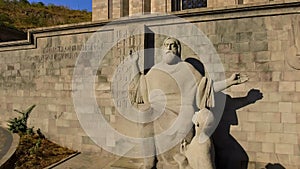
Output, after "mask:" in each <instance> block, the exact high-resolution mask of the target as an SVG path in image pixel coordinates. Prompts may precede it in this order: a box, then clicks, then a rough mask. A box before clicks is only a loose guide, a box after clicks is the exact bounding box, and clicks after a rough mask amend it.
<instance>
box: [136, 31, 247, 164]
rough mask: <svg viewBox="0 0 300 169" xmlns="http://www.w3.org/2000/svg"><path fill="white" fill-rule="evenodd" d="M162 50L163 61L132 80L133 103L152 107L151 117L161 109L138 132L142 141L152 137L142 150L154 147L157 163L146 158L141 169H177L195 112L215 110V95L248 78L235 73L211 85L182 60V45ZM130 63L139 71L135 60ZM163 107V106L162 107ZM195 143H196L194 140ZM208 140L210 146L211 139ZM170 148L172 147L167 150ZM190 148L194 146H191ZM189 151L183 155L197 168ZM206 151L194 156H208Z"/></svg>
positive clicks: (169, 43) (168, 42)
mask: <svg viewBox="0 0 300 169" xmlns="http://www.w3.org/2000/svg"><path fill="white" fill-rule="evenodd" d="M163 50H164V53H163V56H162V61H161V62H160V63H158V64H155V65H154V66H153V67H152V68H151V69H150V70H149V72H148V73H147V74H146V75H141V76H143V77H137V78H135V80H134V82H136V83H138V84H139V90H138V92H137V94H136V95H135V98H134V100H135V102H138V103H140V102H144V103H146V104H148V105H151V106H150V109H151V111H150V113H152V114H156V113H157V112H159V111H161V107H163V106H164V109H163V112H162V113H161V115H160V116H159V117H158V118H156V119H155V120H154V121H153V122H151V123H147V124H145V125H144V130H142V132H141V133H142V134H141V136H142V137H153V145H145V146H147V147H153V151H154V154H156V156H157V161H158V162H157V163H156V164H155V157H150V158H145V161H144V168H149V169H150V168H152V167H154V166H155V165H156V168H158V169H160V168H168V169H178V168H179V165H178V163H177V162H176V161H175V160H174V155H175V154H178V153H180V146H181V144H180V142H181V141H182V139H185V140H186V141H187V142H190V141H191V140H192V138H193V131H192V130H191V129H192V126H193V123H192V118H193V116H194V114H195V112H199V113H200V114H201V112H207V111H209V108H210V107H213V106H214V92H217V91H222V90H223V89H225V88H227V87H230V86H232V85H237V84H240V83H244V82H246V81H247V80H248V77H247V76H245V75H240V74H238V73H235V74H233V75H232V76H231V77H230V78H228V79H226V80H225V81H222V82H214V83H213V82H212V80H211V79H210V78H209V77H207V76H204V75H203V74H201V73H200V72H199V70H197V67H195V66H193V65H192V64H190V63H188V62H184V61H182V60H181V57H180V56H181V45H180V42H179V41H178V40H177V39H174V38H170V37H169V38H167V39H166V40H165V41H164V43H163ZM132 59H133V60H134V62H135V63H136V69H137V71H138V61H137V60H138V57H133V58H132ZM137 79H139V80H137ZM138 81H139V82H138ZM141 100H142V101H141ZM163 103H165V105H163V106H162V104H163ZM199 117H202V116H199ZM200 120H201V119H200ZM158 135H159V136H158ZM207 137H209V136H207ZM194 139H195V140H198V138H196V137H194ZM208 140H209V144H210V139H208ZM194 142H197V141H194ZM169 145H171V147H168V146H169ZM190 146H193V143H191V145H190ZM209 147H212V146H209ZM188 149H189V148H187V150H186V151H185V152H186V153H185V154H186V155H187V157H188V158H187V159H188V161H191V165H192V166H193V167H196V166H197V164H192V163H194V162H192V161H193V159H191V158H190V157H189V155H188V154H193V153H192V152H191V153H189V151H190V150H188ZM208 149H210V148H208ZM208 149H207V150H205V151H200V152H197V153H198V154H208V153H209V152H208ZM148 150H149V149H148ZM203 150H204V149H203ZM210 152H211V151H210ZM199 156H201V155H199ZM199 156H197V157H199ZM210 156H212V155H210ZM203 160H206V163H208V164H209V163H210V166H211V167H210V168H214V167H213V166H214V165H213V162H212V161H213V159H212V158H211V157H208V156H207V158H203ZM196 168H197V167H196ZM196 168H195V169H196ZM205 169H209V168H205Z"/></svg>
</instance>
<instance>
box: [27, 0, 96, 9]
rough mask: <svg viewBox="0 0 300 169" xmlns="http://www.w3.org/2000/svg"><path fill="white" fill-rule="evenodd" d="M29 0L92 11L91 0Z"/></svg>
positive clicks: (30, 0)
mask: <svg viewBox="0 0 300 169" xmlns="http://www.w3.org/2000/svg"><path fill="white" fill-rule="evenodd" d="M29 2H43V3H44V4H45V5H48V4H49V3H50V4H55V5H62V6H67V7H69V8H70V9H82V10H84V9H86V10H87V11H92V0H29Z"/></svg>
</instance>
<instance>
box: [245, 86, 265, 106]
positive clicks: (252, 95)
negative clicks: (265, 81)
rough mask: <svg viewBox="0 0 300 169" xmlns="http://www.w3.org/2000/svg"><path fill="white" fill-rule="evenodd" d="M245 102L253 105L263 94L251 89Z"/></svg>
mask: <svg viewBox="0 0 300 169" xmlns="http://www.w3.org/2000/svg"><path fill="white" fill-rule="evenodd" d="M246 98H247V100H248V102H249V103H255V102H256V101H257V100H260V99H262V98H263V94H262V93H261V92H260V90H258V89H251V90H250V91H249V92H248V94H247V97H246Z"/></svg>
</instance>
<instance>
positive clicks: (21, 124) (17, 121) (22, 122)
mask: <svg viewBox="0 0 300 169" xmlns="http://www.w3.org/2000/svg"><path fill="white" fill-rule="evenodd" d="M34 107H35V105H32V106H30V107H29V108H28V109H27V110H25V111H23V112H22V111H19V110H14V111H15V112H18V113H19V114H21V116H20V117H17V118H13V119H10V120H9V121H8V130H10V131H11V132H13V133H19V134H26V133H29V134H30V133H31V134H33V127H32V128H28V127H27V120H28V118H29V114H30V113H31V111H32V110H33V109H34Z"/></svg>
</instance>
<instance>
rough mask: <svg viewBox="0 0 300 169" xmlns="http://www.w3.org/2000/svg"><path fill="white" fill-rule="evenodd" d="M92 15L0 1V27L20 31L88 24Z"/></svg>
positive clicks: (23, 0)
mask: <svg viewBox="0 0 300 169" xmlns="http://www.w3.org/2000/svg"><path fill="white" fill-rule="evenodd" d="M91 20H92V13H91V12H87V11H86V10H71V9H69V8H67V7H64V6H55V5H53V4H48V5H45V4H44V3H42V2H33V3H30V2H28V1H27V0H0V27H1V26H4V27H9V28H14V29H17V30H21V31H26V30H27V29H31V28H37V27H46V26H55V25H62V24H71V23H80V22H89V21H91Z"/></svg>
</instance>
